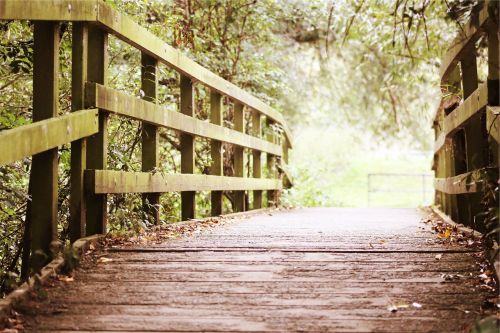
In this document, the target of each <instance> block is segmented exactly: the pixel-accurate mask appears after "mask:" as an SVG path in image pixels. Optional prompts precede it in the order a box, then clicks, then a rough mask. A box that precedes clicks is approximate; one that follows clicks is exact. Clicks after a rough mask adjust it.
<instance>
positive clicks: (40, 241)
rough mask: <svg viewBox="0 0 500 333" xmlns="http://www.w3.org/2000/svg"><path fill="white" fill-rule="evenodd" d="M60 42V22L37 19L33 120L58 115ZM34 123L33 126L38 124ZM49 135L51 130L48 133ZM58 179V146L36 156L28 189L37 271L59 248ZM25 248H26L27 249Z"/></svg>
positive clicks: (29, 221) (34, 260) (32, 258)
mask: <svg viewBox="0 0 500 333" xmlns="http://www.w3.org/2000/svg"><path fill="white" fill-rule="evenodd" d="M59 42H60V37H59V23H57V22H51V21H49V22H43V21H37V22H35V28H34V47H33V121H34V122H38V121H43V120H46V119H48V118H52V117H57V109H58V96H59ZM59 124H60V123H59ZM31 126H32V127H31V128H33V126H36V125H31ZM35 128H37V127H35ZM39 128H42V129H43V127H38V128H37V129H39ZM42 133H43V132H42ZM24 134H27V133H24ZM51 134H52V133H51ZM46 136H48V133H46V132H45V137H46ZM43 137H44V136H42V138H43ZM58 141H59V140H58ZM21 142H22V141H21ZM57 180H58V154H57V148H52V149H50V150H47V151H45V152H42V153H39V154H36V155H33V159H32V164H31V172H30V180H29V189H28V193H29V195H30V197H31V200H30V203H29V205H28V212H27V222H26V223H27V224H28V227H27V228H28V230H29V228H31V235H30V236H29V237H30V238H28V239H30V241H31V268H32V269H34V270H39V269H41V268H42V267H43V265H44V264H46V263H47V262H48V261H49V260H51V259H52V257H53V255H55V253H54V250H57V249H55V248H54V247H52V246H51V244H52V242H54V241H56V240H57V196H58V183H57ZM25 250H27V249H26V248H25Z"/></svg>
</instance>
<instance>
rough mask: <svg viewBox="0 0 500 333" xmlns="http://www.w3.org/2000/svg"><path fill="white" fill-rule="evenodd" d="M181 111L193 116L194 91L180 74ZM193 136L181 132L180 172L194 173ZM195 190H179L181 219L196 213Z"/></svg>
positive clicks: (188, 81)
mask: <svg viewBox="0 0 500 333" xmlns="http://www.w3.org/2000/svg"><path fill="white" fill-rule="evenodd" d="M180 88H181V105H180V108H181V113H183V114H185V115H187V116H190V117H194V91H193V83H192V81H191V79H190V78H189V77H187V76H185V75H181V82H180ZM194 142H195V141H194V136H192V135H190V134H185V133H183V134H181V173H194V155H195V150H194ZM195 195H196V192H194V191H185V192H181V205H182V208H181V219H182V221H186V220H189V219H193V218H194V217H195V215H196V202H195Z"/></svg>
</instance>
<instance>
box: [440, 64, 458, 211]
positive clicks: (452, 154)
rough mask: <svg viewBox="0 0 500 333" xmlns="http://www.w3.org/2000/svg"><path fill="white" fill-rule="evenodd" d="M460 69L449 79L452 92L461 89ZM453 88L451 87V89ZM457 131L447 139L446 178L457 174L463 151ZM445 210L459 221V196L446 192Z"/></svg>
mask: <svg viewBox="0 0 500 333" xmlns="http://www.w3.org/2000/svg"><path fill="white" fill-rule="evenodd" d="M460 80H461V79H460V70H459V68H458V66H455V69H454V70H453V72H452V73H451V74H450V76H449V77H448V80H447V84H448V86H449V89H448V90H449V91H450V92H451V93H457V92H458V91H460ZM450 88H451V89H450ZM451 111H453V110H444V116H447V115H448V114H449V113H450V112H451ZM456 137H457V133H456V134H455V135H454V136H453V138H451V139H449V140H448V139H447V140H446V143H445V146H444V155H445V157H444V167H445V171H444V176H445V177H446V178H448V177H453V176H456V163H457V161H458V159H457V156H458V155H459V154H461V153H462V151H461V150H460V149H461V148H462V147H458V146H457V140H456ZM444 196H445V203H446V205H445V212H446V214H447V215H449V216H450V217H451V218H452V219H453V220H455V221H458V216H459V213H458V205H457V196H456V195H454V194H445V195H444Z"/></svg>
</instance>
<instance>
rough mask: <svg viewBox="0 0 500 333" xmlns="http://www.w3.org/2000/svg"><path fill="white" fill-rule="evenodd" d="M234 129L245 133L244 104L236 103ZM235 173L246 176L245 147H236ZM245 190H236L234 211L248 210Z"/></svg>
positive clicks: (238, 175) (237, 175)
mask: <svg viewBox="0 0 500 333" xmlns="http://www.w3.org/2000/svg"><path fill="white" fill-rule="evenodd" d="M233 121H234V129H235V130H236V131H238V132H241V133H245V107H244V105H243V104H240V103H235V104H234V114H233ZM233 158H234V175H235V176H236V177H245V149H244V148H243V147H239V146H237V147H234V156H233ZM245 201H246V200H245V191H236V192H234V211H235V212H244V211H245V210H246V202H245Z"/></svg>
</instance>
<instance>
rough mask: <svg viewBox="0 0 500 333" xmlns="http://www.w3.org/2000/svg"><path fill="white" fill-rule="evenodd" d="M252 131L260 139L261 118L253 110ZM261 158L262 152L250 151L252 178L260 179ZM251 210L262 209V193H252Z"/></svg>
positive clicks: (259, 191) (258, 191)
mask: <svg viewBox="0 0 500 333" xmlns="http://www.w3.org/2000/svg"><path fill="white" fill-rule="evenodd" d="M252 130H253V134H254V135H255V136H256V137H258V138H260V137H262V117H261V114H260V112H258V111H256V110H253V111H252ZM261 158H262V152H261V151H260V150H255V149H254V150H253V151H252V161H253V167H252V169H253V177H254V178H260V177H262V166H261ZM253 208H254V209H258V208H262V191H261V190H257V191H253Z"/></svg>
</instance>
